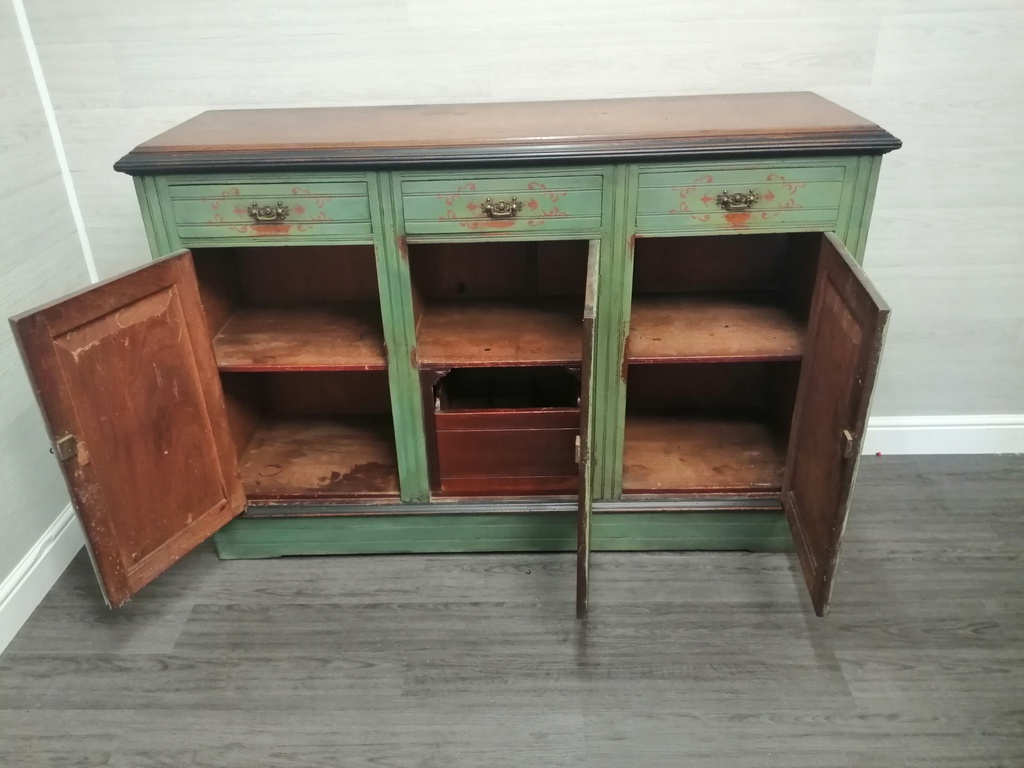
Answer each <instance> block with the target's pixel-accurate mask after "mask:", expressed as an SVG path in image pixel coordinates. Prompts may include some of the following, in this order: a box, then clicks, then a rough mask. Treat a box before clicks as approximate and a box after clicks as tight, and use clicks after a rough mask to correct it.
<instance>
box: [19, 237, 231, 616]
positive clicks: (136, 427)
mask: <svg viewBox="0 0 1024 768" xmlns="http://www.w3.org/2000/svg"><path fill="white" fill-rule="evenodd" d="M11 324H12V326H13V327H14V331H15V334H14V335H15V337H16V338H17V339H18V342H19V344H20V346H21V353H22V356H23V357H24V359H25V364H26V366H27V367H28V370H29V375H30V378H31V379H32V383H33V387H34V389H35V392H36V397H37V398H38V400H39V404H40V407H41V408H42V410H43V415H44V417H45V419H46V422H47V426H48V428H49V430H50V435H51V437H52V440H53V443H54V453H56V454H57V457H58V459H59V460H60V463H61V468H62V470H63V472H64V476H65V478H66V480H67V483H68V488H69V490H70V491H71V497H72V501H73V503H74V506H75V509H76V510H77V512H78V517H79V518H80V519H81V521H82V526H83V527H84V529H85V534H86V539H87V541H88V545H89V550H90V554H91V555H92V559H93V564H94V566H95V568H96V573H97V576H98V577H99V581H100V584H101V586H102V588H103V592H104V597H105V599H106V600H107V603H108V604H109V605H110V606H111V607H115V608H116V607H118V606H121V605H124V603H126V602H127V601H128V600H129V599H130V598H131V597H132V596H133V595H134V594H135V593H136V592H138V591H139V590H140V589H141V588H142V587H143V586H145V585H146V584H148V583H149V582H150V581H152V580H153V579H154V578H156V577H157V576H158V575H160V574H161V573H163V572H164V571H165V570H167V568H168V567H170V565H171V564H172V563H174V562H175V561H177V560H178V559H180V558H181V557H182V556H183V555H184V554H186V553H187V552H188V551H190V550H191V549H193V548H194V547H195V546H196V545H197V544H199V543H200V542H202V541H203V540H204V539H206V538H207V537H208V536H210V535H211V534H212V533H214V532H215V531H216V530H218V529H219V528H221V527H222V526H223V525H224V524H225V523H227V522H228V521H229V520H230V519H231V518H233V517H235V516H236V515H238V514H239V513H240V512H241V511H242V510H243V509H244V507H245V496H244V493H243V491H242V483H241V478H240V477H239V473H238V466H237V457H236V455H235V450H234V446H233V444H232V441H231V437H230V433H229V430H228V422H227V414H226V411H225V405H224V396H223V393H222V391H221V385H220V379H219V378H218V374H217V366H216V362H215V360H214V356H213V347H212V344H211V341H210V335H209V331H208V330H207V325H206V317H205V315H204V314H203V309H202V305H201V304H200V299H199V290H198V286H197V283H196V275H195V270H194V268H193V265H192V256H191V254H190V253H188V252H182V253H179V254H176V255H174V256H169V257H167V258H165V259H161V260H160V261H156V262H154V263H152V264H149V265H147V266H145V267H141V268H140V269H137V270H135V271H132V272H129V273H126V274H124V275H121V276H120V277H116V278H114V279H112V280H108V281H106V282H103V283H100V284H99V285H96V286H93V287H92V288H89V289H87V290H85V291H82V292H80V293H77V294H74V295H72V296H69V297H66V298H64V299H62V300H60V301H57V302H55V303H53V304H49V305H47V306H44V307H41V308H39V309H37V310H35V311H33V312H29V313H27V314H24V315H21V316H19V317H15V318H13V319H12V320H11Z"/></svg>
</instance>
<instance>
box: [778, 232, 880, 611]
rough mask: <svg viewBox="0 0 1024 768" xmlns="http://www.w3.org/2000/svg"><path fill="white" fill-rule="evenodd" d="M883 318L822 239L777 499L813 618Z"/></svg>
mask: <svg viewBox="0 0 1024 768" xmlns="http://www.w3.org/2000/svg"><path fill="white" fill-rule="evenodd" d="M888 318H889V307H888V305H887V304H886V303H885V301H884V300H883V299H882V297H881V296H879V295H878V293H877V292H876V291H875V288H874V286H873V285H872V284H871V282H870V281H869V280H868V279H867V276H866V275H865V274H864V273H863V272H862V271H861V270H860V268H859V267H858V266H857V264H856V263H855V262H854V261H853V259H852V258H850V255H849V254H848V253H847V252H846V249H845V248H843V246H842V244H841V243H840V242H839V241H838V240H837V239H836V238H835V236H834V235H831V234H828V235H826V236H825V237H824V238H823V239H822V244H821V258H820V259H819V265H818V278H817V286H816V288H815V291H814V305H813V307H812V309H811V323H810V328H809V330H808V332H807V337H808V345H807V346H808V351H807V358H806V361H805V363H804V365H803V366H802V368H801V371H800V382H799V385H798V386H797V392H796V408H795V410H794V413H793V427H792V433H791V439H790V442H789V450H788V456H787V459H786V480H785V484H784V486H783V493H782V502H783V506H784V507H785V509H786V517H787V519H788V520H789V524H790V526H791V527H792V528H793V538H794V540H795V541H796V545H797V552H798V554H799V555H800V562H801V564H802V565H803V569H804V577H805V578H806V579H807V588H808V589H809V590H810V592H811V599H812V600H813V601H814V607H815V610H816V611H817V612H818V614H819V615H825V614H826V613H827V612H828V604H829V598H830V596H831V594H832V583H833V579H834V576H835V570H836V561H837V559H838V557H839V549H840V546H841V544H842V541H843V531H844V530H845V528H846V516H847V513H848V511H849V507H850V499H851V496H850V492H851V489H852V488H853V482H854V478H855V477H856V474H857V462H858V460H859V459H860V453H861V445H862V444H863V442H864V431H865V429H866V428H867V420H868V407H869V404H870V401H871V391H872V388H873V387H874V385H875V375H876V373H877V371H878V362H879V358H880V357H881V354H882V340H883V338H884V336H885V325H886V322H887V320H888Z"/></svg>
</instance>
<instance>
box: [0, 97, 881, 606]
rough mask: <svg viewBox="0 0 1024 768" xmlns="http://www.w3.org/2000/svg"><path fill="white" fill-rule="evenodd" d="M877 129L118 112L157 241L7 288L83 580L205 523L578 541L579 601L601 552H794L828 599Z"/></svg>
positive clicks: (847, 488)
mask: <svg viewBox="0 0 1024 768" xmlns="http://www.w3.org/2000/svg"><path fill="white" fill-rule="evenodd" d="M898 147H899V141H898V140H896V139H895V138H894V137H893V136H891V135H890V134H889V133H887V132H886V131H884V130H882V129H881V128H879V127H878V126H877V125H875V124H873V123H871V122H869V121H867V120H864V119H863V118H860V117H858V116H857V115H854V114H853V113H851V112H849V111H847V110H845V109H843V108H841V107H839V106H837V105H835V104H832V103H831V102H828V101H826V100H825V99H822V98H820V97H818V96H816V95H814V94H810V93H781V94H748V95H734V96H697V97H675V98H653V99H627V100H614V101H578V102H550V103H532V104H530V103H526V104H478V105H444V106H407V107H378V108H339V109H289V110H240V111H218V112H207V113H204V114H202V115H199V116H198V117H196V118H193V119H192V120H190V121H187V122H185V123H183V124H182V125H179V126H177V127H175V128H172V129H171V130H169V131H167V132H166V133H164V134H161V135H160V136H158V137H156V138H154V139H152V140H150V141H148V142H146V143H144V144H141V145H140V146H139V147H137V148H136V149H134V150H133V151H132V152H130V153H129V154H128V155H126V156H125V157H124V158H122V159H121V160H120V161H119V162H118V163H117V164H116V165H115V168H116V169H117V170H119V171H122V172H125V173H127V174H130V175H131V176H133V177H134V181H135V185H136V190H137V193H138V199H139V204H140V207H141V210H142V218H143V222H144V224H145V228H146V233H147V236H148V239H149V243H150V248H151V251H152V255H153V257H154V258H156V259H157V261H156V262H155V263H154V264H153V265H152V266H150V267H143V268H141V269H139V270H136V271H134V272H132V273H129V274H128V275H125V276H121V277H118V278H115V279H114V280H112V281H108V282H107V283H104V284H101V285H100V286H97V287H95V288H93V289H91V290H90V291H88V292H85V293H83V294H81V295H78V296H76V297H72V298H71V299H69V300H67V301H65V302H62V303H55V304H53V305H50V306H48V307H45V308H42V309H40V310H38V311H36V312H33V313H29V314H26V315H24V316H21V317H20V318H15V320H14V324H15V328H16V330H17V332H18V335H19V336H20V339H21V343H22V349H23V353H24V355H25V358H26V361H27V363H28V365H29V367H30V370H31V371H32V374H33V379H34V381H35V383H36V388H37V392H38V394H39V398H40V402H41V404H42V406H43V409H44V412H45V414H46V416H47V420H48V424H49V427H50V429H51V434H52V436H53V438H54V442H55V445H56V446H57V450H56V453H57V454H58V457H59V458H60V459H61V462H62V465H63V467H64V470H65V474H66V475H67V477H68V479H69V487H70V488H71V490H72V494H73V497H74V499H75V504H76V507H77V508H78V510H79V513H80V515H81V516H82V518H83V521H84V522H85V525H86V531H87V534H88V539H89V543H90V549H91V552H92V554H93V557H94V561H95V563H96V566H97V569H98V572H99V575H100V580H101V583H102V584H103V585H104V589H105V594H106V596H107V599H108V601H109V602H110V603H111V604H113V605H119V604H122V603H123V602H125V601H126V600H128V599H129V598H130V597H131V595H132V594H134V593H135V592H137V591H138V589H140V588H141V587H142V586H143V585H144V584H145V583H147V582H148V581H150V580H151V579H152V578H154V577H155V576H156V575H158V574H159V573H160V572H162V571H163V570H164V569H166V568H167V567H168V566H169V565H170V564H171V563H173V562H174V561H175V560H177V559H178V558H179V557H180V556H181V555H182V554H184V552H186V551H188V550H189V549H190V548H191V547H193V546H194V545H195V544H196V543H198V542H199V541H201V540H203V539H204V538H206V537H207V536H209V535H210V534H215V537H216V542H217V547H218V551H219V553H220V556H221V557H222V558H262V557H277V556H281V555H301V554H317V555H323V554H356V553H358V554H367V553H374V554H376V553H396V552H470V551H474V552H482V551H560V550H573V549H575V550H576V551H577V557H578V584H577V587H578V592H577V596H578V604H579V613H580V615H582V614H583V613H585V611H586V606H587V594H588V592H587V588H588V583H589V557H590V552H591V551H592V550H656V549H673V550H686V549H746V550H761V551H786V550H792V549H795V551H796V553H797V555H798V557H799V559H800V562H801V565H802V567H803V571H804V575H805V577H806V580H807V584H808V588H809V591H810V594H811V598H812V601H813V603H814V607H815V609H816V611H817V612H818V613H819V614H820V615H824V613H825V612H826V611H827V608H828V603H829V598H830V594H831V588H832V581H833V576H834V573H835V563H836V558H837V556H838V550H839V545H840V542H841V538H842V531H843V527H844V525H845V521H846V516H847V511H848V508H849V501H850V494H851V491H852V486H853V481H854V477H855V474H856V464H857V457H858V456H859V453H860V445H861V441H862V439H863V433H864V427H865V424H866V419H867V410H868V403H869V399H870V393H871V388H872V385H873V381H874V376H875V371H876V368H877V363H878V358H879V354H880V350H881V344H882V338H883V335H884V327H885V321H886V318H887V315H888V309H887V307H886V306H885V305H884V303H883V302H882V300H881V298H880V297H879V296H878V295H877V293H876V292H875V291H874V289H873V288H872V287H871V285H870V283H869V282H868V281H867V280H866V278H865V277H864V275H863V273H862V272H861V271H860V269H859V266H858V264H859V262H860V261H861V259H862V256H863V253H864V247H865V241H866V236H867V230H868V223H869V220H870V215H871V207H872V202H873V197H874V192H875V187H876V184H877V182H878V174H879V166H880V162H881V156H882V155H883V154H885V153H886V152H888V151H891V150H893V149H896V148H898ZM183 251H187V252H183ZM171 254H174V255H171ZM211 342H212V344H211ZM112 372H113V373H112ZM122 380H123V381H124V389H125V390H126V394H125V395H124V396H123V397H120V396H119V397H115V398H113V401H114V404H113V405H112V404H111V402H110V398H109V397H108V398H106V401H102V400H103V399H102V398H100V397H99V395H98V394H97V388H99V387H108V388H109V387H110V386H113V384H112V383H111V382H114V381H122ZM118 404H119V405H118ZM83 414H86V415H83ZM97 414H98V415H97ZM126 476H131V477H134V478H136V482H137V483H138V484H140V486H139V488H137V489H135V490H134V491H131V492H129V491H130V490H131V489H129V490H128V491H126V490H125V489H124V488H114V487H113V485H114V484H115V483H117V482H119V481H120V480H121V479H123V478H124V477H126ZM147 489H152V490H153V491H154V492H156V493H159V494H160V496H161V499H164V501H161V502H160V503H159V504H157V505H156V507H158V508H154V505H153V504H152V503H146V501H145V493H146V492H147Z"/></svg>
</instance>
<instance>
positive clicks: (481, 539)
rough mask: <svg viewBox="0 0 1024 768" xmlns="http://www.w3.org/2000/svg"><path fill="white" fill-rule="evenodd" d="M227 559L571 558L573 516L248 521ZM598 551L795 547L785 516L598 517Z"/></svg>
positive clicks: (222, 543)
mask: <svg viewBox="0 0 1024 768" xmlns="http://www.w3.org/2000/svg"><path fill="white" fill-rule="evenodd" d="M214 538H215V540H216V542H217V552H218V554H219V555H220V557H221V559H224V560H241V559H256V558H267V557H283V556H286V555H370V554H374V555H376V554H398V553H440V552H453V553H455V552H567V551H573V550H575V549H576V517H575V515H574V514H572V513H568V512H567V513H546V514H529V513H524V514H514V513H513V514H497V515H494V514H491V515H488V514H479V515H478V514H439V515H376V516H375V515H365V516H352V517H259V518H256V517H254V518H246V517H241V518H239V519H237V520H234V521H232V522H231V523H229V524H228V525H227V526H226V527H225V528H223V529H222V530H221V531H220V532H218V533H217V534H216V535H215V537H214ZM591 542H592V543H591V547H592V549H593V550H596V551H607V552H611V551H642V550H680V551H686V550H689V551H694V550H748V551H753V552H786V551H790V550H792V548H793V540H792V537H791V535H790V532H789V527H788V525H787V524H786V519H785V517H784V516H783V514H782V513H781V512H655V513H646V512H645V513H636V512H630V513H615V512H606V513H595V514H594V518H593V527H592V533H591Z"/></svg>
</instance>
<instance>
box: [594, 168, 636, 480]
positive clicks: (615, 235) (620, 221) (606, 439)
mask: <svg viewBox="0 0 1024 768" xmlns="http://www.w3.org/2000/svg"><path fill="white" fill-rule="evenodd" d="M632 169H633V167H632V166H624V165H616V166H613V167H611V168H609V169H607V171H606V172H605V210H604V219H603V221H604V225H603V227H602V238H601V239H602V248H601V271H600V274H599V280H598V313H597V323H596V325H597V347H596V355H595V357H596V366H595V367H596V373H597V376H596V379H597V382H596V385H595V387H594V400H595V402H594V437H593V439H594V446H595V453H594V497H595V498H596V499H601V500H607V499H614V498H617V497H618V496H619V495H621V493H622V425H621V424H620V421H621V417H620V413H621V412H622V411H623V408H624V404H625V383H624V382H623V381H622V357H623V351H624V348H625V341H626V334H627V333H628V330H629V296H628V290H629V276H630V275H629V274H627V273H628V272H629V270H628V264H627V260H628V256H629V249H630V243H629V239H630V236H631V235H632V227H631V226H630V223H629V221H628V219H629V215H628V211H629V209H630V202H629V194H628V193H627V195H625V196H623V195H622V194H620V193H619V191H620V190H623V189H626V185H627V183H628V182H629V180H630V177H631V176H632V175H635V174H633V173H632ZM634 207H635V204H634Z"/></svg>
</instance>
